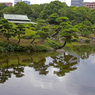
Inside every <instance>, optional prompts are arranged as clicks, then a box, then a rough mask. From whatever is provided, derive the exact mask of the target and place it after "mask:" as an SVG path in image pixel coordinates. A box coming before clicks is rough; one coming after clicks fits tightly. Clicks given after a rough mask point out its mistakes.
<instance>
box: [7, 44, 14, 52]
mask: <svg viewBox="0 0 95 95" xmlns="http://www.w3.org/2000/svg"><path fill="white" fill-rule="evenodd" d="M5 49H6V50H7V51H10V52H14V51H15V47H14V45H12V44H9V45H8V46H7V47H6V48H5Z"/></svg>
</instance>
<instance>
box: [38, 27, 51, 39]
mask: <svg viewBox="0 0 95 95" xmlns="http://www.w3.org/2000/svg"><path fill="white" fill-rule="evenodd" d="M49 31H50V30H49V28H48V27H45V26H43V27H42V29H41V31H37V35H40V38H42V39H46V38H47V37H50V35H49Z"/></svg>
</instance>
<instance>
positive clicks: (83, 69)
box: [0, 46, 95, 95]
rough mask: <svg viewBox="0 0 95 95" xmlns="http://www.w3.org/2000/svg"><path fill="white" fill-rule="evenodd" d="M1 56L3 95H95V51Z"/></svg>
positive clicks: (0, 90)
mask: <svg viewBox="0 0 95 95" xmlns="http://www.w3.org/2000/svg"><path fill="white" fill-rule="evenodd" d="M65 50H66V51H65V52H61V53H60V52H35V53H22V52H20V53H17V52H15V53H3V54H0V95H95V53H94V52H95V48H94V47H93V48H91V47H87V46H84V47H79V46H76V47H73V49H70V48H68V47H66V48H65Z"/></svg>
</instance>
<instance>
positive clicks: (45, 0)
mask: <svg viewBox="0 0 95 95" xmlns="http://www.w3.org/2000/svg"><path fill="white" fill-rule="evenodd" d="M22 1H24V0H22ZM26 1H30V2H31V4H43V3H50V2H51V1H54V0H26ZM59 1H61V2H64V1H65V2H66V3H67V5H68V6H70V3H71V0H59ZM0 2H12V3H14V0H0ZM84 2H95V0H84Z"/></svg>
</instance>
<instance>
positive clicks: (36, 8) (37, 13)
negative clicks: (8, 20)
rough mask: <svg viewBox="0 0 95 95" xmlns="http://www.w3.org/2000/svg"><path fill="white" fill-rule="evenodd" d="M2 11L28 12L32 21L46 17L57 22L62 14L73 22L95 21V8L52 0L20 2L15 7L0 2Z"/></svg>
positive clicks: (12, 12)
mask: <svg viewBox="0 0 95 95" xmlns="http://www.w3.org/2000/svg"><path fill="white" fill-rule="evenodd" d="M0 12H3V13H9V14H27V15H28V17H29V18H30V19H32V21H37V19H45V20H48V21H50V23H56V22H55V21H54V19H56V18H58V17H60V16H66V17H68V18H69V20H70V21H71V22H72V23H73V24H77V23H80V22H82V21H84V20H88V21H90V22H91V23H92V24H94V23H95V16H94V15H95V9H89V8H87V7H72V6H67V5H66V4H65V3H64V2H60V1H51V2H50V3H46V4H40V5H38V4H32V5H27V4H26V3H24V2H20V3H19V2H18V3H17V4H15V5H14V7H8V6H6V5H4V4H0Z"/></svg>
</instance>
